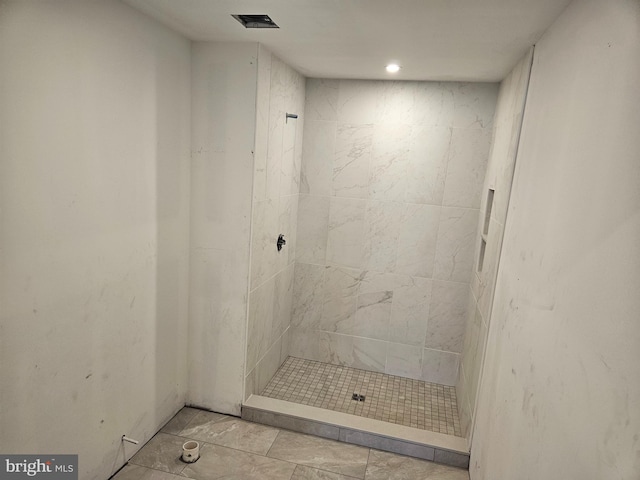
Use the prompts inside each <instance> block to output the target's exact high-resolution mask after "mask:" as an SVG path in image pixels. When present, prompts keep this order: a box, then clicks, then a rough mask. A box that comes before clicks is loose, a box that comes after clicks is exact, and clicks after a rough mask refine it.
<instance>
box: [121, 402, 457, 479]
mask: <svg viewBox="0 0 640 480" xmlns="http://www.w3.org/2000/svg"><path fill="white" fill-rule="evenodd" d="M188 440H196V441H198V442H199V443H200V455H201V456H200V459H199V460H198V461H197V462H195V463H192V464H186V463H183V462H182V461H181V460H180V455H181V452H182V445H183V444H184V443H185V442H186V441H188ZM180 478H193V479H196V480H213V479H225V480H236V479H238V480H239V479H256V480H257V479H260V480H280V479H282V480H305V479H314V480H353V479H354V478H359V479H365V480H383V479H384V480H387V479H392V480H393V479H398V480H399V479H424V480H469V474H468V472H467V471H466V470H463V469H460V468H455V467H449V466H446V465H439V464H437V463H433V462H428V461H424V460H418V459H415V458H410V457H404V456H402V455H396V454H393V453H387V452H381V451H378V450H374V449H370V448H364V447H359V446H356V445H350V444H345V443H339V442H335V441H333V440H326V439H324V438H319V437H314V436H310V435H303V434H300V433H294V432H290V431H287V430H281V429H277V428H273V427H267V426H264V425H260V424H257V423H251V422H246V421H244V420H241V419H239V418H236V417H231V416H225V415H220V414H217V413H212V412H206V411H202V410H197V409H193V408H183V409H182V410H181V411H180V412H178V414H177V415H176V416H175V417H174V418H173V419H172V420H171V421H170V422H169V423H167V424H166V425H165V426H164V427H163V428H162V430H160V432H158V433H157V434H156V435H155V436H154V437H153V438H152V439H151V440H150V441H149V442H148V443H147V444H146V445H145V446H144V447H143V448H142V449H141V450H140V451H139V452H138V453H137V454H136V455H135V456H134V457H133V458H132V459H131V460H130V461H129V463H128V464H127V465H126V466H125V467H124V468H123V469H122V470H120V471H119V472H118V474H117V475H115V476H114V477H113V480H134V479H136V480H138V479H145V480H172V479H180Z"/></svg>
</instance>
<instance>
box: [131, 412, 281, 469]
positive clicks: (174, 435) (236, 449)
mask: <svg viewBox="0 0 640 480" xmlns="http://www.w3.org/2000/svg"><path fill="white" fill-rule="evenodd" d="M231 418H236V417H231ZM245 421H246V420H245ZM248 423H254V422H248ZM268 428H272V429H273V430H277V431H278V434H277V435H276V436H275V437H274V438H273V441H272V442H271V445H269V450H267V453H266V454H262V453H256V452H252V451H250V450H242V449H241V448H235V447H230V446H228V445H222V444H220V443H214V442H209V441H206V440H200V439H198V438H192V437H185V436H183V435H176V434H174V433H166V432H162V433H166V435H171V436H173V437H179V438H183V439H185V440H187V441H188V440H191V441H194V442H198V443H199V445H200V448H202V446H203V445H211V446H212V447H222V448H226V449H228V450H234V451H236V452H243V453H247V454H249V455H258V456H259V457H265V458H273V457H269V456H268V453H269V451H270V450H271V448H272V447H273V444H274V443H275V442H276V439H277V438H278V435H280V432H281V431H282V429H281V428H276V427H268ZM145 445H146V444H145ZM276 460H279V459H276ZM282 461H284V460H282ZM289 463H291V462H289ZM136 465H137V464H136ZM142 466H144V465H142ZM186 467H188V464H187V465H185V467H184V468H186ZM169 473H171V472H169Z"/></svg>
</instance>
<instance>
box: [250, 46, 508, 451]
mask: <svg viewBox="0 0 640 480" xmlns="http://www.w3.org/2000/svg"><path fill="white" fill-rule="evenodd" d="M273 59H275V57H273ZM272 65H273V64H272ZM277 68H282V67H281V66H278V67H277ZM277 75H279V74H277V73H276V74H275V76H277ZM275 76H274V69H273V66H272V69H271V71H270V81H271V89H272V90H271V94H270V95H271V96H270V107H269V112H270V113H269V115H270V116H269V122H267V123H268V127H266V131H268V134H269V143H268V147H267V151H268V152H275V151H280V148H282V151H283V152H287V151H292V152H296V151H297V150H298V149H299V151H300V159H299V162H300V163H297V158H296V157H295V154H294V155H293V156H291V157H287V156H286V155H283V156H282V160H281V163H280V169H279V171H280V172H289V171H295V172H296V174H298V175H299V182H297V183H295V182H294V183H289V180H287V179H286V177H284V176H281V178H284V179H285V181H286V183H287V184H288V185H295V186H294V188H292V189H290V190H286V193H285V194H284V195H283V194H282V192H283V190H282V188H280V189H279V191H280V192H281V195H280V197H279V198H278V199H277V202H276V196H273V197H272V200H271V201H270V200H269V197H268V194H267V196H266V197H265V199H264V200H260V201H259V202H257V204H254V215H253V218H254V228H256V227H257V228H258V229H259V231H260V232H263V229H262V225H261V223H264V222H265V220H264V219H265V218H268V211H265V210H264V208H265V207H266V208H269V207H273V206H274V205H275V204H276V203H277V204H278V205H280V208H281V209H282V206H283V205H292V204H293V203H295V207H293V208H290V209H284V210H282V211H281V212H280V214H279V215H278V218H279V225H282V224H283V223H285V224H286V223H287V222H288V224H287V226H288V227H289V230H288V231H285V230H283V228H280V230H279V231H278V232H275V233H276V234H277V233H284V234H285V236H286V237H287V239H289V238H290V239H291V241H290V242H289V240H288V243H287V249H289V250H288V251H287V249H283V250H282V251H281V252H278V251H277V249H276V245H275V244H274V242H273V240H274V238H275V237H274V236H273V233H272V232H269V235H267V234H266V233H265V234H264V238H265V239H267V238H268V241H267V240H265V241H261V240H260V239H261V238H262V237H259V238H258V244H256V243H254V250H253V251H254V252H257V254H256V255H254V258H253V259H252V264H253V262H254V261H255V260H256V259H258V260H261V259H262V258H265V257H272V260H271V261H270V263H269V265H275V266H276V267H272V268H271V269H266V270H265V269H264V268H263V267H262V266H261V265H256V268H252V280H254V282H253V283H252V289H251V290H252V291H251V294H250V299H249V335H248V350H247V352H248V353H247V358H248V362H247V383H246V388H245V398H248V397H249V396H250V395H252V394H253V395H259V396H261V397H269V398H270V399H275V400H283V401H286V402H291V403H297V404H300V405H306V406H310V407H315V408H321V409H324V410H326V411H333V412H336V413H339V414H351V415H356V416H360V417H366V418H370V419H373V420H377V421H385V422H388V423H391V424H395V425H398V426H403V427H408V428H413V429H418V430H424V431H428V432H433V433H435V434H445V435H450V436H458V437H462V436H463V435H464V433H465V432H464V431H463V428H462V426H461V423H460V420H459V417H458V408H457V407H458V405H457V399H456V389H455V386H456V384H457V382H458V379H459V369H460V356H461V354H462V352H463V345H464V335H465V329H466V325H467V312H468V308H469V305H470V303H471V302H470V291H471V281H472V279H473V272H474V267H475V257H474V253H475V249H476V247H477V242H476V237H477V228H478V222H479V218H480V206H481V197H482V195H483V193H482V190H483V184H484V180H485V170H486V166H487V161H488V157H489V151H490V143H491V136H492V129H493V116H494V110H495V106H496V99H497V93H498V85H497V84H473V83H453V82H390V81H359V80H327V79H307V80H306V82H305V103H304V108H302V109H300V106H299V105H293V104H290V105H287V104H285V105H284V106H283V107H282V106H281V107H276V108H274V105H276V104H277V102H279V101H280V100H279V98H285V100H284V101H285V102H286V98H287V95H282V94H280V95H278V94H276V95H275V96H274V92H273V88H274V86H277V85H279V86H282V85H283V84H284V83H283V81H280V80H276V78H275ZM284 78H285V79H289V82H290V84H295V81H292V79H294V78H295V75H292V74H289V75H288V76H287V75H285V76H284ZM278 88H279V87H278ZM289 98H293V96H291V95H290V96H289ZM293 108H298V109H299V110H293ZM286 111H298V112H299V113H300V116H299V118H298V119H297V120H295V121H294V122H289V117H288V116H287V117H286V118H285V117H284V114H283V113H284V112H286ZM275 112H277V114H278V115H280V116H276V113H275ZM258 118H260V115H259V114H258ZM282 120H287V121H286V122H282ZM282 123H284V124H282ZM293 128H298V129H299V128H303V129H304V130H303V131H304V135H303V136H302V137H299V136H298V135H297V134H295V133H294V130H293ZM287 129H289V130H287ZM258 135H259V132H258V133H257V135H256V136H258ZM291 141H294V142H295V141H301V142H302V144H301V145H291V144H290V142H291ZM273 142H275V145H277V147H276V148H275V149H274V148H273V145H274V143H273ZM280 145H281V146H282V147H280ZM269 161H270V160H269V159H267V167H266V172H267V174H268V173H269V172H270V167H269V165H268V164H269ZM285 162H292V163H291V165H292V166H291V167H288V166H285ZM297 168H299V170H297V171H296V169H297ZM267 183H268V182H267ZM296 188H297V190H296ZM254 193H255V188H254ZM283 196H284V197H286V198H283ZM254 198H255V195H254ZM292 209H294V210H296V212H297V215H296V218H295V221H293V222H292V221H291V216H290V215H291V210H292ZM274 218H275V217H274ZM294 227H295V228H294ZM255 238H256V237H255V234H254V239H255ZM254 242H255V240H254ZM284 252H286V253H284ZM278 255H280V257H278ZM278 265H280V267H277V266H278ZM278 268H280V272H278ZM285 272H286V273H285ZM270 282H272V283H273V285H269V283H270ZM254 284H255V285H257V287H256V288H253V285H254ZM270 299H273V300H270ZM287 313H288V314H289V317H287ZM276 371H277V373H276ZM274 375H275V376H274ZM362 397H364V398H362ZM254 400H255V399H254ZM243 415H244V413H243ZM463 443H464V442H463Z"/></svg>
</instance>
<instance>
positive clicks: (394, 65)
mask: <svg viewBox="0 0 640 480" xmlns="http://www.w3.org/2000/svg"><path fill="white" fill-rule="evenodd" d="M399 71H400V65H398V64H397V63H390V64H389V65H387V72H389V73H398V72H399Z"/></svg>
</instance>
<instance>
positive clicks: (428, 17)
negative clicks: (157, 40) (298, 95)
mask: <svg viewBox="0 0 640 480" xmlns="http://www.w3.org/2000/svg"><path fill="white" fill-rule="evenodd" d="M124 1H125V2H126V3H128V4H129V5H131V6H133V7H135V8H137V9H138V10H141V11H142V12H144V13H146V14H148V15H149V16H151V17H154V18H156V19H157V20H159V21H160V22H162V23H164V24H166V25H168V26H169V27H171V28H173V29H174V30H176V31H178V32H180V33H182V34H183V35H185V36H186V37H188V38H190V39H192V40H206V41H225V42H226V41H251V42H260V43H262V44H264V45H265V46H267V47H268V48H269V49H270V50H271V51H272V52H274V53H275V54H276V55H278V56H279V57H280V58H282V59H283V60H284V61H286V62H287V63H288V64H289V65H291V66H292V67H294V68H296V69H297V70H298V71H299V72H300V73H302V74H303V75H306V76H308V77H324V78H360V79H389V78H390V75H389V74H387V73H386V72H385V70H384V66H385V65H386V64H387V63H389V62H391V61H395V62H397V63H399V64H400V65H402V70H401V71H400V72H399V73H398V74H396V75H394V76H393V78H394V79H400V80H467V81H498V80H501V79H502V78H504V77H505V76H506V75H507V74H508V73H509V71H510V70H511V67H513V65H515V63H516V62H517V61H518V60H519V59H520V57H522V55H524V53H525V52H526V50H527V49H528V48H529V47H530V46H531V45H533V44H534V43H535V42H536V41H537V40H538V39H539V38H540V36H541V35H542V33H543V32H544V31H545V30H546V29H547V28H548V27H549V26H550V25H551V24H552V23H553V21H554V20H555V19H556V18H557V17H558V15H559V14H560V13H561V12H562V11H563V10H564V8H565V7H566V6H567V4H568V3H569V2H570V0H124ZM237 13H241V14H268V15H270V16H271V18H272V19H273V20H274V21H275V22H276V23H277V24H278V25H279V26H280V28H279V29H245V28H244V27H243V26H242V25H241V24H240V23H238V22H237V21H236V20H235V19H234V18H232V17H231V14H237Z"/></svg>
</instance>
